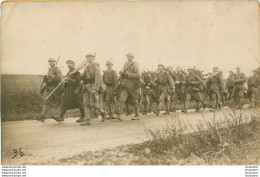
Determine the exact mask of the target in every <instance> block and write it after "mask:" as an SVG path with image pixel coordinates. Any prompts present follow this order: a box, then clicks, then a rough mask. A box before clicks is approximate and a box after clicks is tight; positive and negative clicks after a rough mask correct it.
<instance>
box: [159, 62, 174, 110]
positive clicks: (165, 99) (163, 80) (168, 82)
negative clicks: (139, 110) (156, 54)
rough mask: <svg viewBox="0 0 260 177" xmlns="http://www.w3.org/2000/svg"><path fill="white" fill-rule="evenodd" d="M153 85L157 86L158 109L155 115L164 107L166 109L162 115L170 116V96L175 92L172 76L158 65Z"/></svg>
mask: <svg viewBox="0 0 260 177" xmlns="http://www.w3.org/2000/svg"><path fill="white" fill-rule="evenodd" d="M155 83H156V84H157V87H158V89H157V91H158V95H159V107H158V110H157V112H156V115H159V113H160V110H162V109H163V106H165V109H166V111H165V113H163V115H167V114H170V107H169V104H170V94H171V93H174V92H175V85H174V81H173V79H172V76H171V75H170V73H169V72H167V71H166V70H165V69H164V66H163V65H162V64H159V65H158V71H157V73H156V80H155Z"/></svg>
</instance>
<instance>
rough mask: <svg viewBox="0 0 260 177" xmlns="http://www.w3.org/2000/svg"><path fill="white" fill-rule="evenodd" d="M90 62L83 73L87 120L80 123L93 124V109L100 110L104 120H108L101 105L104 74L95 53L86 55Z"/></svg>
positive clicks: (83, 92)
mask: <svg viewBox="0 0 260 177" xmlns="http://www.w3.org/2000/svg"><path fill="white" fill-rule="evenodd" d="M86 58H87V60H88V62H89V63H88V64H87V65H86V67H85V70H84V72H83V75H82V80H83V84H84V85H83V87H82V94H83V95H82V96H83V104H84V109H85V121H84V122H82V123H81V124H80V125H91V111H98V112H99V113H100V114H101V116H102V122H104V121H105V120H106V112H105V111H104V110H103V109H102V108H101V107H100V105H99V97H100V95H99V90H100V87H101V84H102V76H101V71H100V68H99V64H98V63H96V62H94V60H95V55H94V54H88V55H87V56H86Z"/></svg>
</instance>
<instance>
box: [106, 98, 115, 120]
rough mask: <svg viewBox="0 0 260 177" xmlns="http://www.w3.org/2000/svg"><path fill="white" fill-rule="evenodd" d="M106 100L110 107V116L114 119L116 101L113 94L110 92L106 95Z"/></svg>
mask: <svg viewBox="0 0 260 177" xmlns="http://www.w3.org/2000/svg"><path fill="white" fill-rule="evenodd" d="M105 102H106V105H107V107H108V115H109V118H110V119H112V118H113V116H114V102H113V99H112V96H111V95H110V94H107V95H106V99H105Z"/></svg>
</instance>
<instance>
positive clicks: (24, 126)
mask: <svg viewBox="0 0 260 177" xmlns="http://www.w3.org/2000/svg"><path fill="white" fill-rule="evenodd" d="M228 111H230V110H222V111H218V112H215V115H216V118H217V119H219V118H224V114H227V112H228ZM202 115H203V116H202ZM203 117H204V118H203ZM213 117H214V113H213V112H209V111H208V110H204V111H202V112H200V113H195V112H191V113H188V114H184V113H181V112H179V113H171V115H168V116H155V115H153V114H149V115H147V116H141V117H140V120H137V121H133V120H131V117H130V116H127V117H124V118H123V121H118V120H107V121H106V122H104V123H102V122H101V121H100V118H99V119H93V122H92V123H93V124H92V125H91V126H80V125H79V124H78V123H76V122H75V120H76V118H66V119H65V121H64V122H61V123H58V122H55V121H54V120H52V119H47V120H46V122H45V123H41V122H37V121H35V120H30V121H14V122H4V123H2V164H3V165H30V164H50V163H51V162H53V161H56V160H58V159H60V158H65V157H69V156H72V155H75V154H80V153H81V152H84V151H96V150H101V149H105V148H114V147H117V146H120V145H126V144H132V143H140V142H143V141H145V140H147V139H148V136H147V134H146V133H145V132H146V131H145V130H146V129H153V130H154V129H162V128H163V127H165V126H166V124H167V123H168V124H169V123H170V124H171V123H174V122H175V121H176V120H177V119H179V120H180V121H181V122H187V121H189V123H190V124H191V125H194V126H196V125H197V124H198V123H199V122H201V121H202V122H204V121H205V120H207V121H212V120H213ZM20 147H21V152H23V153H24V155H23V156H20V155H19V152H18V155H17V156H16V157H15V158H13V159H12V157H13V156H14V155H15V154H14V149H17V150H18V151H19V148H20Z"/></svg>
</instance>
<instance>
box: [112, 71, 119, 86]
mask: <svg viewBox="0 0 260 177" xmlns="http://www.w3.org/2000/svg"><path fill="white" fill-rule="evenodd" d="M113 80H114V84H116V83H117V81H118V74H117V72H116V71H114V72H113Z"/></svg>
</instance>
